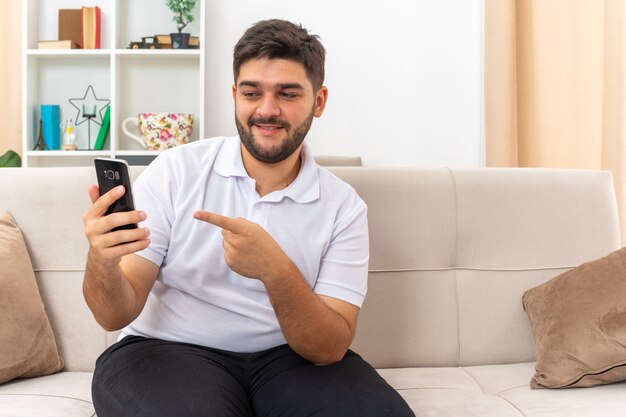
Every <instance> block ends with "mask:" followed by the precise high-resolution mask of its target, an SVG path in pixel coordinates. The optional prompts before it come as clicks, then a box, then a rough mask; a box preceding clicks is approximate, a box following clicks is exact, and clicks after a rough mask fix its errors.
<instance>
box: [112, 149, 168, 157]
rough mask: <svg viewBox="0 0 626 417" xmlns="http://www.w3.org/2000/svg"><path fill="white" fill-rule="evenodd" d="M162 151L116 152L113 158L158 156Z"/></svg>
mask: <svg viewBox="0 0 626 417" xmlns="http://www.w3.org/2000/svg"><path fill="white" fill-rule="evenodd" d="M161 152H162V151H134V150H126V151H125V150H116V151H115V156H158V155H159V154H160V153H161Z"/></svg>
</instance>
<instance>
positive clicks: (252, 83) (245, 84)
mask: <svg viewBox="0 0 626 417" xmlns="http://www.w3.org/2000/svg"><path fill="white" fill-rule="evenodd" d="M239 87H252V88H261V83H260V82H258V81H248V80H242V81H240V82H239ZM274 89H275V90H287V89H298V90H303V89H304V86H303V85H302V84H300V83H276V84H274Z"/></svg>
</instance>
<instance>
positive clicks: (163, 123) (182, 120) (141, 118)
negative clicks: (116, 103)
mask: <svg viewBox="0 0 626 417" xmlns="http://www.w3.org/2000/svg"><path fill="white" fill-rule="evenodd" d="M131 122H132V123H133V124H135V125H136V126H137V129H138V130H139V134H140V135H141V136H137V135H136V134H134V133H131V132H130V130H128V128H127V127H126V125H127V124H128V123H131ZM122 130H123V131H124V133H125V134H126V135H127V136H128V137H129V138H131V139H133V140H134V141H137V142H138V143H140V144H141V145H142V146H143V147H144V148H146V149H150V150H157V151H163V150H166V149H169V148H173V147H174V146H177V145H181V144H183V143H187V142H189V139H190V138H191V132H192V130H193V115H191V114H187V113H139V114H138V115H137V117H129V118H127V119H125V120H124V121H123V122H122Z"/></svg>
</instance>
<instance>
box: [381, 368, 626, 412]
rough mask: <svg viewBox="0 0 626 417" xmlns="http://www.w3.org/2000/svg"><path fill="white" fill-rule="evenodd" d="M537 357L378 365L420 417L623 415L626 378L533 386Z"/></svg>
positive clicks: (384, 376) (382, 373)
mask: <svg viewBox="0 0 626 417" xmlns="http://www.w3.org/2000/svg"><path fill="white" fill-rule="evenodd" d="M534 366H535V363H534V362H526V363H515V364H504V365H481V366H463V367H443V368H438V367H432V368H431V367H424V368H397V369H378V370H377V371H378V373H379V374H380V375H381V376H382V377H383V378H385V379H386V380H387V382H389V384H390V385H391V386H392V387H394V388H395V389H397V390H398V393H399V394H400V395H401V396H402V397H403V398H404V399H405V400H406V401H407V403H408V404H409V405H410V406H411V408H412V409H413V411H415V414H416V415H418V416H420V417H458V416H463V417H522V416H534V417H539V416H543V417H548V416H549V417H590V416H593V417H615V416H624V415H626V414H625V408H624V407H625V404H624V395H623V393H624V390H625V389H626V382H621V383H616V384H612V385H604V386H598V387H593V388H587V389H584V390H531V389H530V387H529V385H528V379H529V378H530V377H531V375H532V374H533V372H534V370H535V369H534Z"/></svg>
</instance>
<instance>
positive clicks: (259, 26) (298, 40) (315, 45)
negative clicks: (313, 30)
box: [233, 19, 326, 91]
mask: <svg viewBox="0 0 626 417" xmlns="http://www.w3.org/2000/svg"><path fill="white" fill-rule="evenodd" d="M325 57H326V51H325V50H324V46H323V45H322V43H321V42H320V41H319V37H318V36H317V35H310V34H309V32H308V30H306V29H304V28H303V27H302V25H296V24H294V23H292V22H289V21H286V20H280V19H271V20H262V21H260V22H257V23H255V24H254V25H252V26H251V27H250V28H249V29H248V30H247V31H246V32H245V33H244V34H243V36H242V37H241V39H239V42H237V45H235V50H234V53H233V73H234V76H235V83H236V82H237V78H239V71H240V69H241V66H242V65H243V64H244V63H245V62H246V61H248V60H250V59H261V58H269V59H275V58H280V59H287V60H291V61H296V62H299V63H301V64H302V65H304V68H305V70H306V74H307V77H308V78H309V81H311V84H313V90H314V91H317V90H319V88H320V87H321V86H322V84H323V83H324V59H325Z"/></svg>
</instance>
